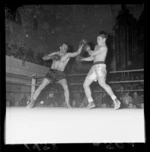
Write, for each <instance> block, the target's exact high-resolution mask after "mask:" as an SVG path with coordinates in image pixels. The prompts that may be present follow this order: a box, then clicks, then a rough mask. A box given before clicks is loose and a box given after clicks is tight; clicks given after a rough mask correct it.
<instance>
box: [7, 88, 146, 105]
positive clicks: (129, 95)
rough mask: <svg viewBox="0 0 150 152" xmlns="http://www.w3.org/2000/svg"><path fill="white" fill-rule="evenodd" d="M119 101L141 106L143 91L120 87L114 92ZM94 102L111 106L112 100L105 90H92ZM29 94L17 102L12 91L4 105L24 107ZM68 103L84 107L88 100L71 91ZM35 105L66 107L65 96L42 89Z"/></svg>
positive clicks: (82, 95)
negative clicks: (130, 90)
mask: <svg viewBox="0 0 150 152" xmlns="http://www.w3.org/2000/svg"><path fill="white" fill-rule="evenodd" d="M115 94H116V95H117V97H118V98H119V99H120V101H121V107H122V108H143V107H144V94H143V91H139V92H137V91H132V92H128V91H124V88H123V87H121V88H120V91H119V92H115ZM93 96H94V102H95V104H96V106H97V107H98V108H113V101H112V100H111V98H110V96H109V95H108V94H107V93H106V92H101V93H100V92H93ZM29 98H30V95H29V94H28V93H25V94H24V96H23V97H22V99H21V100H20V101H19V102H16V101H15V97H14V94H13V93H10V94H8V95H7V102H6V106H8V107H12V106H16V107H25V106H26V105H27V101H29ZM70 102H71V103H70V104H71V106H72V107H74V108H84V107H86V106H87V104H88V101H87V98H86V97H85V94H84V92H71V97H70ZM36 106H37V107H66V103H65V98H64V95H63V93H62V92H56V90H53V89H52V88H51V89H50V91H48V90H44V91H43V93H41V95H40V96H39V97H38V99H37V101H36Z"/></svg>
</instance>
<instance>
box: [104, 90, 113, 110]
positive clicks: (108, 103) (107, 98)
mask: <svg viewBox="0 0 150 152" xmlns="http://www.w3.org/2000/svg"><path fill="white" fill-rule="evenodd" d="M103 104H106V107H107V108H111V107H112V106H113V101H112V99H111V98H110V96H109V95H108V94H107V93H106V92H105V93H103V98H102V105H103Z"/></svg>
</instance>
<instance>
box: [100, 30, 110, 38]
mask: <svg viewBox="0 0 150 152" xmlns="http://www.w3.org/2000/svg"><path fill="white" fill-rule="evenodd" d="M98 36H101V37H102V38H105V39H107V38H108V34H107V32H105V31H101V32H99V35H98Z"/></svg>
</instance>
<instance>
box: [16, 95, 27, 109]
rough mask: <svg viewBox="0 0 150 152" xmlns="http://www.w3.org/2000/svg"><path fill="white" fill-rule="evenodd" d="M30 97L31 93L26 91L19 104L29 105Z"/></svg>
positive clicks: (22, 105)
mask: <svg viewBox="0 0 150 152" xmlns="http://www.w3.org/2000/svg"><path fill="white" fill-rule="evenodd" d="M28 99H29V95H28V94H27V93H25V94H24V96H23V98H22V99H21V100H20V102H18V106H21V107H25V106H26V105H27V101H28Z"/></svg>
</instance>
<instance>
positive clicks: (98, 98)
mask: <svg viewBox="0 0 150 152" xmlns="http://www.w3.org/2000/svg"><path fill="white" fill-rule="evenodd" d="M102 99H103V93H101V92H100V93H99V92H98V93H96V94H95V104H96V106H97V107H100V106H101V104H102Z"/></svg>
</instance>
